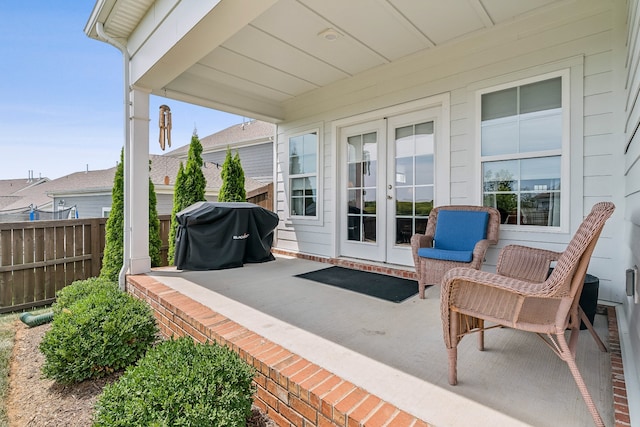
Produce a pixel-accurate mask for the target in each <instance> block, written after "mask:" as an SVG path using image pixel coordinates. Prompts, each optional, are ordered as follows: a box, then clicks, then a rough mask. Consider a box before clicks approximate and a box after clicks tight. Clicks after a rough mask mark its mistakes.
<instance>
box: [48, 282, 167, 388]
mask: <svg viewBox="0 0 640 427" xmlns="http://www.w3.org/2000/svg"><path fill="white" fill-rule="evenodd" d="M115 286H116V285H115V284H113V286H110V285H109V284H107V283H106V282H99V283H98V282H96V283H87V281H82V282H81V283H80V284H78V285H77V287H74V285H73V284H72V285H70V287H68V288H69V289H66V292H64V293H62V295H61V296H60V299H61V300H60V301H59V302H58V303H57V305H58V307H57V308H56V310H55V311H57V312H56V313H54V318H53V323H52V325H51V329H50V330H49V331H47V333H46V334H45V335H44V337H43V339H42V341H41V343H40V351H42V353H43V354H44V356H45V362H44V364H43V366H42V373H43V374H44V376H45V377H47V378H51V379H54V380H56V381H59V382H62V383H72V382H80V381H83V380H85V379H88V378H98V377H102V376H105V375H108V374H110V373H112V372H114V371H117V370H120V369H124V368H125V367H127V366H129V365H131V364H133V363H134V362H135V361H136V360H138V359H139V358H140V357H141V356H142V355H144V353H145V352H146V350H147V349H148V347H149V346H150V345H151V344H152V343H153V342H154V341H155V339H156V334H157V331H158V329H157V326H156V323H155V319H154V317H153V313H152V312H151V309H150V308H149V307H148V306H147V304H146V303H144V302H142V301H140V300H137V299H135V298H133V297H132V296H130V295H128V294H126V293H124V292H120V291H119V290H117V287H115ZM85 293H86V296H85ZM67 304H68V305H67Z"/></svg>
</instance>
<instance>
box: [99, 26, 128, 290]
mask: <svg viewBox="0 0 640 427" xmlns="http://www.w3.org/2000/svg"><path fill="white" fill-rule="evenodd" d="M96 31H97V33H98V37H100V38H101V39H102V40H103V41H105V42H107V43H109V44H110V45H112V46H115V47H116V48H118V49H119V50H120V52H122V56H123V58H124V61H123V63H124V73H123V74H124V156H123V162H124V164H123V165H122V167H123V172H124V196H123V198H124V242H123V245H124V247H123V257H122V268H121V269H120V274H119V275H118V285H119V286H120V289H121V290H122V291H124V290H126V285H127V282H126V274H127V271H128V270H129V260H130V258H131V247H130V246H131V218H130V215H129V182H130V172H129V151H130V146H131V136H130V127H131V125H130V123H129V117H130V116H131V103H130V102H129V80H130V77H129V59H130V58H129V51H128V50H127V47H126V46H125V45H123V44H122V43H120V42H119V41H117V40H116V39H114V38H113V37H110V36H108V35H107V34H106V33H105V32H104V26H103V24H102V22H97V23H96Z"/></svg>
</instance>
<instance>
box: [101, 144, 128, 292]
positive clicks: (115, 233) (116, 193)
mask: <svg viewBox="0 0 640 427" xmlns="http://www.w3.org/2000/svg"><path fill="white" fill-rule="evenodd" d="M123 246H124V149H123V150H122V151H120V163H118V166H117V167H116V175H115V177H114V178H113V189H112V190H111V211H110V212H109V218H107V224H106V226H105V244H104V256H103V258H102V269H101V270H100V277H104V278H106V279H108V280H111V281H114V282H115V281H117V280H118V274H119V273H120V269H121V268H122V261H123V256H124V255H123V254H124V248H123Z"/></svg>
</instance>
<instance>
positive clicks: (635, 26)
mask: <svg viewBox="0 0 640 427" xmlns="http://www.w3.org/2000/svg"><path fill="white" fill-rule="evenodd" d="M639 19H640V4H639V2H638V0H632V1H630V2H629V17H628V20H629V33H628V34H629V35H628V39H627V58H626V59H627V61H626V75H624V76H621V77H622V78H621V80H622V81H623V82H624V85H625V89H626V92H627V96H626V98H625V109H626V114H625V115H624V117H625V119H626V120H625V123H623V126H624V129H625V159H624V165H625V167H624V173H625V179H624V182H625V186H624V196H625V204H626V211H625V213H624V218H625V222H626V233H625V234H626V242H625V243H626V244H627V245H628V246H629V248H630V251H631V257H630V258H631V259H630V260H629V262H628V265H627V266H626V267H627V268H631V267H632V266H634V265H635V266H640V133H638V132H637V130H638V128H639V126H640V75H639V68H638V67H639V62H640V21H639ZM636 294H637V287H636ZM636 300H640V299H638V297H636ZM623 302H624V304H623V308H624V315H625V317H626V319H625V320H626V322H624V323H625V324H626V325H628V328H629V331H628V335H627V334H626V333H624V332H625V331H624V330H623V331H621V332H622V333H621V336H623V338H624V337H626V336H628V337H629V338H628V345H629V346H630V347H631V348H630V351H629V352H628V354H632V355H638V354H640V326H639V325H640V305H638V304H636V303H635V301H634V297H627V296H624V298H623ZM636 359H637V356H636ZM625 373H627V365H626V364H625ZM633 374H635V376H634V380H635V383H636V384H638V383H640V372H638V371H637V370H636V371H635V372H633V373H629V375H633ZM629 382H630V381H629V380H627V383H629ZM636 389H637V388H636ZM636 398H637V396H636ZM629 401H630V402H632V401H633V400H632V398H631V396H630V397H629ZM636 401H637V400H636ZM631 406H633V405H630V409H631ZM631 410H632V411H633V410H634V409H631ZM635 410H636V411H637V410H638V409H637V408H636V409H635ZM635 418H637V416H635V417H634V419H635Z"/></svg>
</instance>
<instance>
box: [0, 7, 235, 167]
mask: <svg viewBox="0 0 640 427" xmlns="http://www.w3.org/2000/svg"><path fill="white" fill-rule="evenodd" d="M95 3H96V2H95V0H63V1H51V0H22V1H1V2H0V22H2V25H1V26H0V179H17V178H25V179H26V178H27V177H28V176H29V171H33V172H32V173H33V176H34V177H36V178H38V177H47V178H50V179H55V178H59V177H61V176H65V175H68V174H71V173H74V172H80V171H85V170H87V168H88V169H89V170H98V169H106V168H110V167H112V166H115V165H116V163H117V161H118V160H119V159H120V150H121V148H122V147H123V146H124V107H123V105H124V92H123V91H124V89H123V64H122V62H123V58H122V53H121V52H120V51H119V50H118V49H116V48H115V47H113V46H111V45H109V44H107V43H104V42H100V41H97V40H94V39H90V38H89V37H87V36H86V35H85V33H84V27H85V25H86V23H87V21H88V20H89V16H90V14H91V11H92V10H93V7H94V5H95ZM162 104H167V105H168V106H169V107H170V108H171V117H172V132H171V141H172V145H171V148H170V149H167V151H169V150H172V149H175V148H178V147H180V146H183V145H187V144H189V142H190V141H191V135H192V134H193V131H194V128H195V129H197V133H198V136H199V137H200V138H204V137H205V136H208V135H211V134H213V133H215V132H218V131H220V130H222V129H225V128H227V127H229V126H232V125H234V124H238V123H242V121H243V120H248V119H244V118H243V117H240V116H236V115H232V114H228V113H224V112H221V111H216V110H212V109H208V108H204V107H198V106H194V105H190V104H186V103H182V102H179V101H174V100H171V99H167V98H162V97H157V96H153V95H151V98H150V106H149V116H150V119H151V120H150V124H149V127H150V132H149V140H150V141H149V150H150V152H151V153H152V154H162V153H163V151H162V150H161V149H160V145H159V143H158V109H159V106H160V105H162Z"/></svg>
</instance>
